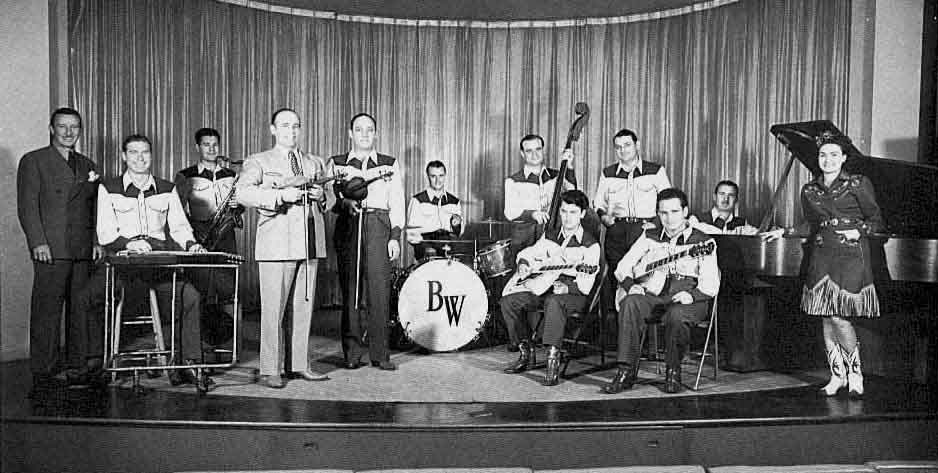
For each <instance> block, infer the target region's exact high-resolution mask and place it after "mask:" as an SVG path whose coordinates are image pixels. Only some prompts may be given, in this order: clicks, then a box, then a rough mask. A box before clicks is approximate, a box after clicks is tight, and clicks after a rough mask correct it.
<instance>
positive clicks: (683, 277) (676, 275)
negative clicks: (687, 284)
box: [668, 273, 697, 281]
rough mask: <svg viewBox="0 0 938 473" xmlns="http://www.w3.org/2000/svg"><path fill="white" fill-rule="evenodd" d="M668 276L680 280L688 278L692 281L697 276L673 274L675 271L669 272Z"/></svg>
mask: <svg viewBox="0 0 938 473" xmlns="http://www.w3.org/2000/svg"><path fill="white" fill-rule="evenodd" d="M668 277H669V278H671V279H674V280H677V281H681V280H684V279H690V280H693V281H696V280H697V276H685V275H683V274H675V273H672V274H669V275H668Z"/></svg>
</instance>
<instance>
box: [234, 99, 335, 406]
mask: <svg viewBox="0 0 938 473" xmlns="http://www.w3.org/2000/svg"><path fill="white" fill-rule="evenodd" d="M270 134H271V135H273V137H274V147H273V148H271V149H269V150H267V151H264V152H261V153H257V154H253V155H251V156H249V157H248V159H247V160H245V162H244V167H243V169H242V171H241V174H240V178H239V179H238V183H237V185H236V188H237V191H236V194H235V195H236V197H237V199H238V202H239V203H241V204H242V205H244V206H246V207H254V208H257V213H258V218H257V236H256V240H255V246H254V258H255V259H256V260H257V270H258V277H259V279H260V286H261V351H260V378H259V380H258V381H259V382H260V383H261V384H263V385H265V386H267V387H270V388H274V389H279V388H282V387H284V386H285V383H284V380H283V378H282V377H281V373H282V372H283V370H284V347H283V343H284V337H283V332H282V327H281V325H282V324H283V318H284V314H285V313H286V310H287V306H288V305H290V306H291V307H292V309H293V311H292V313H291V314H292V324H291V325H292V327H291V328H292V330H291V332H290V333H291V338H290V346H291V352H290V353H291V357H290V364H291V366H290V371H291V372H292V375H293V376H295V377H299V378H302V379H305V380H307V381H322V380H326V379H329V378H328V377H327V376H326V375H324V374H321V373H317V372H315V371H313V370H311V369H310V367H309V331H310V324H311V323H312V317H313V304H314V302H315V300H316V275H317V274H316V272H317V270H318V268H319V260H320V259H323V258H325V257H326V237H325V233H326V229H325V226H324V224H323V209H324V208H325V205H326V201H327V199H328V195H327V194H326V193H325V192H323V188H322V186H321V185H317V184H314V183H313V180H314V179H316V178H321V177H323V174H324V173H323V171H324V169H323V168H324V166H323V162H322V158H320V157H318V156H314V155H312V154H308V153H304V152H302V151H300V150H299V148H298V146H299V145H298V143H297V141H298V139H299V136H300V117H299V115H298V114H297V113H296V112H295V111H294V110H292V109H289V108H281V109H279V110H277V111H275V112H274V113H273V115H271V116H270Z"/></svg>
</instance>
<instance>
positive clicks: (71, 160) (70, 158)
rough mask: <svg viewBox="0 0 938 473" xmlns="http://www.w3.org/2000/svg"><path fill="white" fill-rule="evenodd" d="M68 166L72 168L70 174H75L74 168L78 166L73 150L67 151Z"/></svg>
mask: <svg viewBox="0 0 938 473" xmlns="http://www.w3.org/2000/svg"><path fill="white" fill-rule="evenodd" d="M68 167H70V168H71V169H72V174H75V172H76V171H75V169H77V168H78V157H77V156H75V152H74V151H69V152H68Z"/></svg>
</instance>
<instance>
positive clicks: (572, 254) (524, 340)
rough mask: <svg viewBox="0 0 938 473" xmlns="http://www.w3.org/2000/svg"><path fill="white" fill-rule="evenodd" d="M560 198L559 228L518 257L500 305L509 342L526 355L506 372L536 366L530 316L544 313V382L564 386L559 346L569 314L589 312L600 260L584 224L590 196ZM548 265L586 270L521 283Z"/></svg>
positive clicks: (574, 192) (577, 194) (546, 274)
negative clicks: (545, 369) (560, 383)
mask: <svg viewBox="0 0 938 473" xmlns="http://www.w3.org/2000/svg"><path fill="white" fill-rule="evenodd" d="M560 198H561V204H560V228H559V229H556V230H550V231H548V232H547V233H546V234H545V235H544V236H543V237H542V238H541V239H540V240H538V241H537V242H536V243H535V244H534V245H532V246H529V247H527V248H525V249H523V250H521V252H519V253H518V257H517V264H518V269H517V272H516V273H515V276H514V277H512V279H510V280H509V281H508V283H507V284H506V285H505V290H504V292H503V296H502V298H501V300H500V301H499V305H500V306H501V311H502V317H504V319H505V325H506V326H507V327H508V336H509V338H510V343H513V344H515V345H517V346H518V348H519V351H520V352H521V355H520V357H519V358H518V361H516V362H515V363H514V364H512V365H511V366H509V367H508V368H506V369H505V372H506V373H510V374H512V373H522V372H524V371H526V370H528V369H531V368H532V367H533V366H534V363H535V356H534V343H533V336H532V333H534V332H535V331H536V329H537V327H534V328H533V329H532V327H531V326H530V323H529V320H528V319H529V317H528V313H529V312H533V311H536V310H539V309H543V310H544V318H543V321H542V325H543V342H544V345H546V346H547V347H548V350H549V351H548V355H547V374H546V376H545V377H544V380H543V381H542V382H541V383H542V384H544V385H545V386H553V385H556V384H557V383H558V382H559V374H560V365H561V361H562V360H561V352H560V345H561V341H562V340H563V334H564V326H565V324H566V318H567V314H569V313H571V312H577V311H582V310H584V309H586V305H587V304H588V303H589V301H588V300H587V295H588V294H589V292H590V289H591V288H592V287H593V282H594V281H595V280H596V269H597V266H598V265H599V258H600V249H599V241H598V240H597V239H596V237H594V236H593V235H592V234H591V233H589V232H588V231H585V230H584V229H583V226H582V225H581V220H582V219H583V217H584V216H585V215H586V210H587V209H588V208H589V199H588V198H587V197H586V194H584V193H583V192H582V191H579V190H568V191H565V192H564V193H563V194H561V197H560ZM547 265H581V266H580V267H576V266H574V267H568V268H565V269H563V270H562V271H556V272H555V271H545V272H544V273H542V274H541V275H540V276H537V277H536V278H534V279H531V280H530V281H529V282H530V283H525V284H521V283H518V281H520V280H524V279H525V278H527V277H528V276H536V275H537V273H538V272H539V269H540V268H542V267H544V266H547Z"/></svg>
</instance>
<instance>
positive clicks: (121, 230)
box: [78, 135, 215, 391]
mask: <svg viewBox="0 0 938 473" xmlns="http://www.w3.org/2000/svg"><path fill="white" fill-rule="evenodd" d="M151 149H152V145H151V142H150V139H149V138H147V137H146V136H143V135H130V136H128V137H126V138H124V141H123V144H122V145H121V159H122V160H123V161H124V163H125V164H126V166H127V170H126V171H125V172H124V174H123V175H121V176H118V177H113V178H110V179H106V180H105V181H104V182H102V183H101V185H100V186H98V213H97V226H96V228H97V235H98V241H99V242H100V243H101V244H102V245H103V246H104V247H105V248H106V249H107V251H109V252H118V251H125V250H126V251H128V252H131V253H147V252H150V251H154V250H170V251H178V250H182V249H185V250H187V251H189V252H192V253H201V252H204V251H205V248H203V247H202V245H201V244H199V243H198V242H196V241H195V237H194V236H193V235H192V227H190V226H189V222H188V221H187V220H186V214H185V212H183V210H182V204H181V203H180V202H179V195H178V194H177V193H176V192H175V190H174V189H173V183H172V182H169V181H166V180H163V179H160V178H157V177H154V176H153V175H152V174H151V173H150V169H151V168H150V166H151V164H152V157H151ZM105 276H106V274H105V271H101V270H99V271H96V272H95V274H94V277H93V278H92V280H91V281H90V282H89V283H88V284H87V285H86V286H85V287H84V289H82V291H81V294H80V295H79V300H78V305H79V310H81V311H83V312H84V313H86V314H88V319H89V321H90V322H91V323H90V324H89V328H88V334H89V337H92V340H93V343H92V344H91V345H92V348H91V349H92V353H93V354H100V353H102V352H103V349H104V348H103V342H104V341H103V338H102V331H103V330H102V328H101V327H100V325H101V319H102V318H101V316H100V314H102V313H103V310H102V309H103V307H102V306H103V305H104V300H105V297H106V295H105V283H106V281H105ZM119 277H120V282H119V284H121V285H123V286H124V287H126V288H135V287H140V286H144V287H152V288H154V289H155V290H156V292H157V298H158V300H159V303H160V305H161V306H162V307H171V304H172V301H174V300H175V301H180V302H178V303H179V304H180V306H181V307H179V308H177V310H176V321H175V325H176V327H179V330H178V331H177V332H176V333H174V334H173V336H174V343H175V346H177V347H180V349H179V350H178V351H177V356H178V359H175V360H171V363H173V364H180V365H181V364H186V365H194V364H195V363H196V360H200V359H201V357H202V346H201V343H200V333H201V332H200V327H199V318H200V314H201V307H200V297H199V293H198V291H197V290H196V289H195V287H193V286H192V285H191V284H189V283H187V282H182V283H181V284H173V279H172V271H171V270H169V271H167V270H160V269H156V270H152V269H137V270H135V269H132V268H131V269H125V270H122V271H121V274H120V275H119ZM162 322H163V330H164V332H167V333H172V331H171V327H172V326H171V323H172V322H173V321H171V320H169V317H167V318H164V319H163V320H162ZM169 379H170V382H171V383H172V384H173V385H174V386H175V385H178V384H182V383H193V384H196V386H197V387H198V389H199V390H200V391H207V390H209V389H210V388H211V387H212V385H214V384H215V383H214V381H212V379H211V378H209V377H208V375H207V374H205V373H204V372H203V373H202V376H201V377H198V374H197V371H196V370H195V369H194V368H188V369H184V370H178V371H174V372H172V373H170V378H169Z"/></svg>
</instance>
